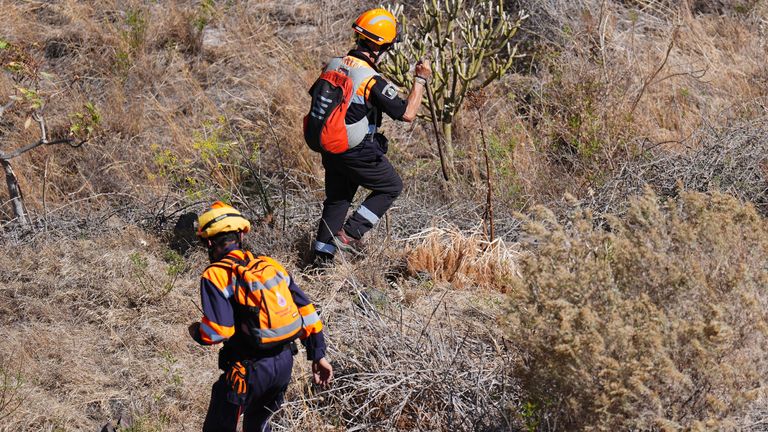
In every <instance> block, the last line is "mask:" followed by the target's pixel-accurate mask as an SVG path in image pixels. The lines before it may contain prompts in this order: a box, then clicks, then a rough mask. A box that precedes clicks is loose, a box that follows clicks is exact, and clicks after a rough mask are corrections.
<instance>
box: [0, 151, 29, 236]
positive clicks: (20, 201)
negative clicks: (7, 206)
mask: <svg viewBox="0 0 768 432" xmlns="http://www.w3.org/2000/svg"><path fill="white" fill-rule="evenodd" d="M0 164H2V165H3V170H4V171H5V183H6V184H7V185H8V195H9V196H10V198H11V206H12V207H13V215H14V216H15V217H16V221H17V222H18V223H19V224H20V225H21V226H22V227H24V228H28V227H29V226H30V225H31V222H30V220H29V216H27V211H26V209H25V208H24V198H23V196H22V194H21V188H20V187H19V181H18V179H17V178H16V174H14V172H13V168H12V167H11V163H10V162H9V161H8V160H6V159H0Z"/></svg>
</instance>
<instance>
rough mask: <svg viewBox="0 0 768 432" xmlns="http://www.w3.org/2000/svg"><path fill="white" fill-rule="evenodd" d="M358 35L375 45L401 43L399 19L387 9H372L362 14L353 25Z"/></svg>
mask: <svg viewBox="0 0 768 432" xmlns="http://www.w3.org/2000/svg"><path fill="white" fill-rule="evenodd" d="M352 28H353V29H354V30H355V32H356V33H357V34H359V35H360V36H362V37H364V38H366V39H368V40H369V41H371V42H373V43H375V44H376V45H387V44H391V43H395V42H397V41H399V38H398V34H397V19H396V18H395V16H394V15H392V13H390V12H389V11H388V10H386V9H382V8H376V9H370V10H367V11H365V12H363V13H362V14H360V16H359V17H357V19H356V20H355V23H354V24H352Z"/></svg>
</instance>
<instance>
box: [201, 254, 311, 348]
mask: <svg viewBox="0 0 768 432" xmlns="http://www.w3.org/2000/svg"><path fill="white" fill-rule="evenodd" d="M211 267H220V268H223V269H226V270H231V272H232V273H231V274H232V279H233V281H232V282H233V283H232V285H231V286H232V299H233V304H234V312H235V325H236V326H237V328H239V329H240V331H242V332H243V333H244V334H245V335H246V339H247V340H248V341H249V342H250V344H251V345H252V346H253V347H254V348H256V349H269V348H274V347H277V346H281V345H284V344H286V343H288V342H291V341H293V340H294V339H296V338H298V337H300V336H304V332H302V329H304V327H305V326H306V325H307V324H309V323H305V322H304V317H303V316H302V313H301V312H300V311H299V307H298V306H297V305H296V303H295V302H294V300H293V296H292V295H291V291H290V289H289V284H290V276H288V273H287V272H286V271H285V269H283V268H282V266H280V265H279V264H278V263H277V262H276V261H274V260H272V259H271V258H269V257H265V256H259V257H254V255H253V254H251V253H250V252H246V254H245V257H244V260H238V259H237V258H235V257H233V256H231V255H228V256H226V257H225V258H223V259H222V260H221V261H218V262H216V263H214V264H211ZM312 312H313V313H314V310H313V311H312ZM311 318H317V316H316V313H314V316H313V317H311ZM317 321H318V323H319V318H317ZM320 325H322V324H320Z"/></svg>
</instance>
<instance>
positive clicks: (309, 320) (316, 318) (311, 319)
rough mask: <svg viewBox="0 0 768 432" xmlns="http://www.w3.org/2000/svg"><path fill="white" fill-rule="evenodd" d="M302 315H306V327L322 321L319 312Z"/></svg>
mask: <svg viewBox="0 0 768 432" xmlns="http://www.w3.org/2000/svg"><path fill="white" fill-rule="evenodd" d="M302 316H303V317H304V327H308V326H311V325H312V324H314V323H317V322H320V315H318V314H317V312H313V313H311V314H309V315H302Z"/></svg>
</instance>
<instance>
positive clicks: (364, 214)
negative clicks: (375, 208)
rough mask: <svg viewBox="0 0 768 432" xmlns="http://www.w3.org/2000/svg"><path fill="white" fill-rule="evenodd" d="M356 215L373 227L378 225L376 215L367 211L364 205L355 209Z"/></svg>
mask: <svg viewBox="0 0 768 432" xmlns="http://www.w3.org/2000/svg"><path fill="white" fill-rule="evenodd" d="M357 213H358V214H360V216H362V217H364V218H365V219H366V220H367V221H368V222H370V223H372V224H373V225H376V224H377V223H379V217H378V216H376V213H374V212H372V211H370V210H368V208H367V207H366V206H364V205H361V206H360V208H358V209H357Z"/></svg>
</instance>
